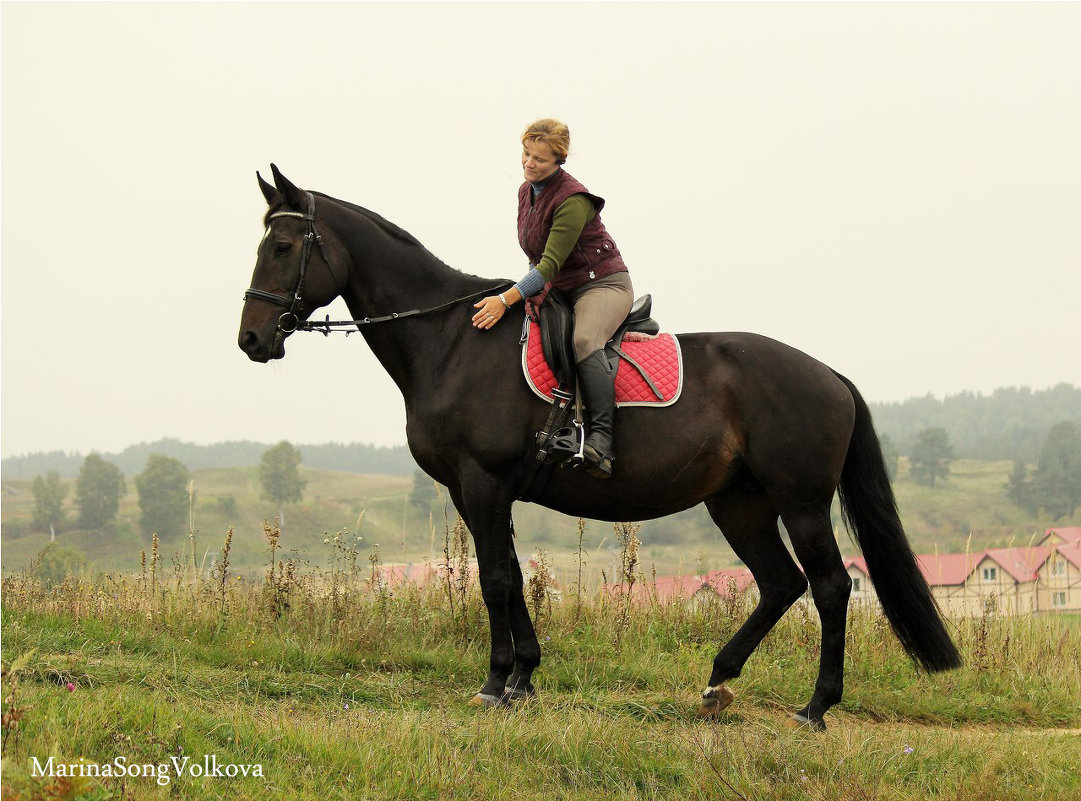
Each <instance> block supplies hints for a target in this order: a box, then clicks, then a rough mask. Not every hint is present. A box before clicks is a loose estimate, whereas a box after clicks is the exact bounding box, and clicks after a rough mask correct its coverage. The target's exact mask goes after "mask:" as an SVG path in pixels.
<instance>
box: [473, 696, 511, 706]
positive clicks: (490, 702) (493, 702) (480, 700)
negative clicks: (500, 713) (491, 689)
mask: <svg viewBox="0 0 1081 801" xmlns="http://www.w3.org/2000/svg"><path fill="white" fill-rule="evenodd" d="M469 703H471V704H473V706H481V707H484V708H485V709H495V708H496V707H501V706H507V702H506V701H504V700H503V699H502V698H498V697H496V696H494V695H488V694H487V693H477V694H476V695H474V696H473V697H472V698H470V699H469Z"/></svg>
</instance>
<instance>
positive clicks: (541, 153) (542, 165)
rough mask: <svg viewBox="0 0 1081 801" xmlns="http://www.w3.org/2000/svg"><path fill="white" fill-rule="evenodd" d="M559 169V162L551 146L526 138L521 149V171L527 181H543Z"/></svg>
mask: <svg viewBox="0 0 1081 801" xmlns="http://www.w3.org/2000/svg"><path fill="white" fill-rule="evenodd" d="M558 169H559V162H558V161H557V160H556V154H555V152H554V151H553V150H552V148H551V146H550V145H548V144H546V143H544V142H538V141H537V140H536V139H527V140H526V142H525V144H524V145H523V149H522V171H523V172H524V173H525V179H526V180H527V181H533V182H534V183H536V182H537V181H543V180H544V179H545V178H547V177H548V176H550V175H553V174H554V173H555V171H556V170H558Z"/></svg>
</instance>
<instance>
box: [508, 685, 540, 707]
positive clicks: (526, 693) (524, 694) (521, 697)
mask: <svg viewBox="0 0 1081 801" xmlns="http://www.w3.org/2000/svg"><path fill="white" fill-rule="evenodd" d="M536 695H537V693H536V691H535V690H520V689H518V688H517V687H508V688H507V689H506V691H505V692H504V693H503V699H502V700H503V702H504V703H506V704H508V705H509V704H517V703H520V702H522V701H528V700H529V699H530V698H535V697H536Z"/></svg>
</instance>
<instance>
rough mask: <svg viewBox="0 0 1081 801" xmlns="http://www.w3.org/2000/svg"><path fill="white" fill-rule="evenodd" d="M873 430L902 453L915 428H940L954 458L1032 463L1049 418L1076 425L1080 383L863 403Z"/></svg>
mask: <svg viewBox="0 0 1081 801" xmlns="http://www.w3.org/2000/svg"><path fill="white" fill-rule="evenodd" d="M869 405H870V407H871V414H872V415H873V416H874V421H875V428H876V429H877V430H878V433H879V436H883V435H885V436H888V437H889V438H890V439H891V440H892V441H893V444H894V447H895V448H896V449H897V452H898V454H900V455H901V456H908V455H910V452H911V450H912V446H913V445H914V444H915V442H916V438H917V436H918V435H919V433H920V432H921V431H924V430H925V429H928V428H944V429H946V433H947V434H948V435H949V438H950V444H951V445H952V446H953V451H954V454H955V455H956V456H957V458H959V459H981V460H985V461H990V460H997V459H1009V460H1011V461H1015V460H1017V459H1020V460H1022V461H1024V462H1027V463H1030V464H1032V463H1035V462H1036V460H1037V459H1039V456H1040V451H1041V450H1042V449H1043V446H1044V444H1045V441H1046V439H1047V433H1048V431H1050V430H1051V426H1053V425H1054V424H1055V423H1060V422H1063V421H1066V420H1068V421H1070V422H1072V423H1074V424H1075V425H1077V426H1078V427H1079V428H1081V389H1079V388H1077V387H1074V386H1071V385H1070V384H1059V385H1058V386H1056V387H1053V388H1051V389H1046V390H1042V391H1039V392H1033V391H1032V390H1031V389H1029V388H1028V387H1009V388H1006V389H996V390H995V391H994V392H992V393H991V394H990V395H977V394H975V393H973V392H962V393H961V394H960V395H948V396H946V398H945V399H943V400H938V399H937V398H934V397H932V396H931V395H927V396H925V397H922V398H910V399H909V400H906V401H905V402H903V403H873V404H869Z"/></svg>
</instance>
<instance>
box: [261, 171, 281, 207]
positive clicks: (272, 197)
mask: <svg viewBox="0 0 1081 801" xmlns="http://www.w3.org/2000/svg"><path fill="white" fill-rule="evenodd" d="M255 177H256V178H258V179H259V191H261V192H262V193H263V197H265V198H266V204H267V205H268V206H273V205H274V203H275V202H277V200H278V199H279V198H280V197H281V196H280V195H279V194H278V190H277V189H275V188H274V187H273V186H271V185H270V184H268V183H267V182H266V181H264V180H263V176H262V175H260V174H259V172H258V170H257V171H256V173H255Z"/></svg>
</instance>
